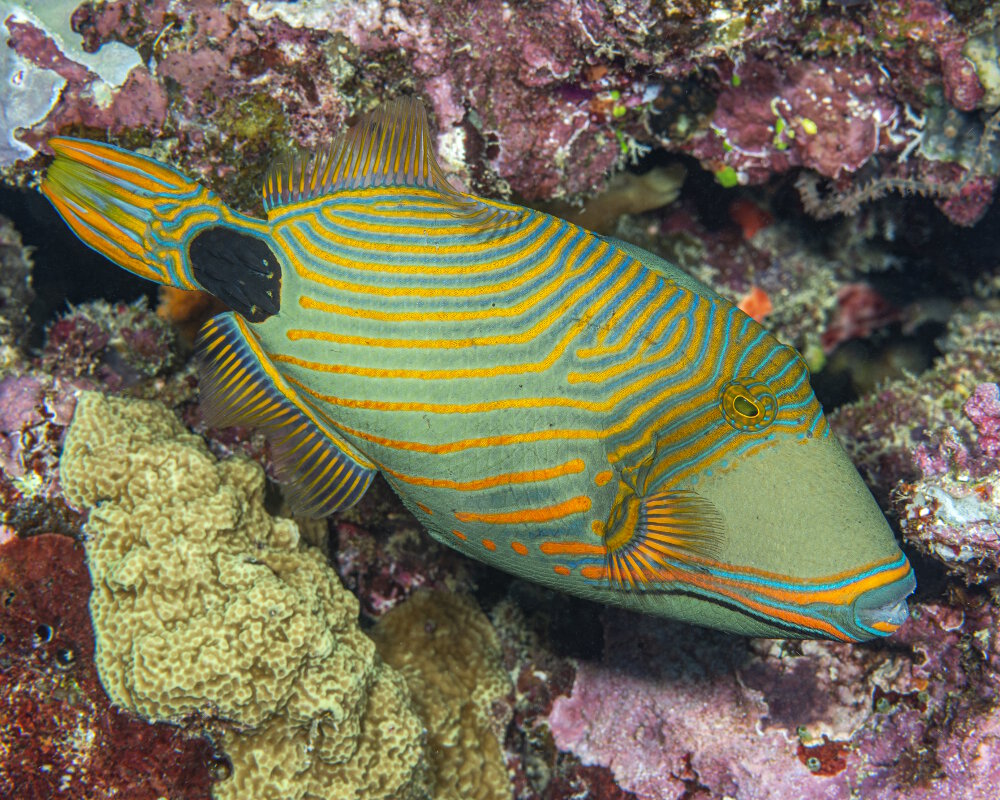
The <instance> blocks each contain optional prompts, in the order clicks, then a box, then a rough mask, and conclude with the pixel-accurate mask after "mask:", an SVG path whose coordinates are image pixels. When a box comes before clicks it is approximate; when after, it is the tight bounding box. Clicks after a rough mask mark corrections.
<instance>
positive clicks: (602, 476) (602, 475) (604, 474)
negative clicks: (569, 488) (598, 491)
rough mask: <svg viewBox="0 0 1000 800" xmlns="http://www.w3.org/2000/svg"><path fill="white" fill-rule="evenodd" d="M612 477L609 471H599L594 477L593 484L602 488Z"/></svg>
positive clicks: (612, 474) (613, 475)
mask: <svg viewBox="0 0 1000 800" xmlns="http://www.w3.org/2000/svg"><path fill="white" fill-rule="evenodd" d="M613 477H615V474H614V473H613V472H612V471H611V470H610V469H605V470H601V471H600V472H598V473H597V474H596V475H595V476H594V483H596V484H597V485H598V486H604V485H605V484H606V483H607V482H608V481H610V480H611V479H612V478H613Z"/></svg>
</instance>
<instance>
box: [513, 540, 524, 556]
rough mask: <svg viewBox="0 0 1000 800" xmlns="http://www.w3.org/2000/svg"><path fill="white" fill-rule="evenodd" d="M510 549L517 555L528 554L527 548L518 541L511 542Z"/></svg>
mask: <svg viewBox="0 0 1000 800" xmlns="http://www.w3.org/2000/svg"><path fill="white" fill-rule="evenodd" d="M510 549H511V550H513V551H514V552H515V553H517V554H518V555H519V556H526V555H528V548H527V547H526V546H525V545H523V544H521V543H520V542H511V543H510Z"/></svg>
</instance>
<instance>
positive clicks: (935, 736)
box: [549, 599, 1000, 800]
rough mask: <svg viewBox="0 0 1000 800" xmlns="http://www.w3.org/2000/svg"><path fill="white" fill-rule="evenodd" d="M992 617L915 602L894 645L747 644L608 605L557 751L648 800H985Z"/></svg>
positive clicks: (989, 767)
mask: <svg viewBox="0 0 1000 800" xmlns="http://www.w3.org/2000/svg"><path fill="white" fill-rule="evenodd" d="M993 613H994V612H993V610H992V608H991V606H990V605H989V604H987V603H984V602H983V601H982V600H981V599H967V600H966V603H965V607H964V608H962V609H953V608H950V607H945V606H940V605H935V604H930V605H926V606H919V605H918V606H917V608H916V610H915V611H914V620H913V621H912V622H911V623H909V624H908V626H907V627H905V628H904V629H903V632H902V633H901V635H900V636H898V637H896V638H895V641H894V643H891V644H875V645H872V646H869V647H852V646H849V645H837V644H829V643H816V642H807V643H801V644H790V645H787V646H786V645H783V644H782V643H779V642H769V641H764V640H760V641H751V642H747V641H745V640H738V639H732V638H727V637H723V636H720V635H718V634H712V633H708V632H699V633H698V634H697V635H692V631H691V630H690V629H688V628H684V627H682V626H677V625H672V624H664V623H663V622H662V621H658V620H650V619H647V618H641V617H633V616H630V615H628V614H626V613H624V612H618V611H611V610H607V611H605V612H603V614H602V616H603V619H604V635H605V644H604V657H603V658H602V659H601V660H600V661H592V662H581V663H578V665H577V674H576V680H575V683H574V685H573V689H572V693H571V694H570V695H569V696H568V697H560V698H557V699H556V702H555V704H554V707H553V710H552V712H551V714H550V715H549V725H550V727H551V730H552V733H553V736H554V738H555V741H556V744H557V745H558V746H559V747H560V749H564V750H570V751H572V752H573V753H575V754H576V755H577V756H578V757H579V758H580V759H581V760H582V761H583V762H584V763H585V764H590V765H603V766H607V767H608V768H610V769H611V771H612V773H613V774H614V776H615V779H616V781H617V783H618V784H619V786H621V787H622V788H623V789H625V790H627V791H629V792H632V793H634V794H635V796H636V797H637V798H639V800H668V799H669V800H680V799H681V798H689V797H692V796H697V797H705V798H713V799H714V798H720V800H721V798H723V797H753V798H774V799H775V800H778V798H789V797H795V798H799V800H812V798H823V800H840V798H843V800H847V798H851V797H857V796H861V797H875V796H878V797H881V798H886V799H887V800H903V799H904V798H906V799H907V800H909V799H910V798H926V799H927V800H931V798H934V799H935V800H936V799H937V798H940V799H941V800H944V798H954V797H961V798H969V800H972V798H983V797H993V796H996V793H997V792H998V791H1000V760H998V759H995V758H992V757H990V755H989V754H990V753H991V752H992V751H993V749H994V748H996V746H997V744H998V740H997V735H998V732H1000V731H998V726H997V725H996V723H995V708H996V704H997V701H998V699H1000V698H998V697H997V689H996V687H997V677H998V674H997V669H998V667H1000V661H998V658H997V655H998V654H997V650H996V644H995V642H994V641H993V636H992V635H991V632H992V630H993V627H994V626H995V625H996V619H995V618H994V616H993Z"/></svg>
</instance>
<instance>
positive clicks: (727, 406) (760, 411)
mask: <svg viewBox="0 0 1000 800" xmlns="http://www.w3.org/2000/svg"><path fill="white" fill-rule="evenodd" d="M719 409H720V410H721V411H722V416H723V417H725V419H726V422H728V423H729V424H730V425H732V426H733V427H734V428H736V430H738V431H762V430H764V429H765V428H766V427H768V426H769V425H770V424H771V423H772V422H773V421H774V417H775V415H776V414H777V413H778V400H777V398H775V396H774V393H773V392H771V390H770V389H769V388H768V386H767V384H766V383H761V382H754V383H750V382H747V381H744V380H741V379H739V378H737V379H736V380H732V381H729V383H727V384H726V385H725V386H723V387H722V391H720V392H719Z"/></svg>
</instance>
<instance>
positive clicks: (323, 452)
mask: <svg viewBox="0 0 1000 800" xmlns="http://www.w3.org/2000/svg"><path fill="white" fill-rule="evenodd" d="M197 347H198V359H199V373H200V377H201V402H202V406H203V408H204V411H205V416H206V418H207V419H208V421H209V423H210V424H212V425H215V426H217V427H226V426H229V425H247V426H250V427H253V428H258V429H261V430H263V431H264V433H265V435H266V436H267V439H268V441H269V442H270V444H271V448H272V454H273V456H274V458H275V467H276V469H277V472H278V477H279V479H280V481H281V482H282V484H283V485H284V487H285V492H286V495H287V497H288V500H289V503H290V504H291V506H292V509H293V510H294V511H295V512H296V513H298V514H301V515H303V516H310V517H324V516H326V515H328V514H331V513H333V512H334V511H337V510H339V509H344V508H350V507H351V506H352V505H354V504H355V503H356V502H357V501H358V500H360V499H361V497H362V495H364V493H365V490H367V488H368V485H369V484H370V483H371V481H372V478H373V477H374V475H375V472H376V469H375V465H374V464H373V463H372V462H371V461H369V460H368V459H367V458H365V457H364V456H363V455H362V454H361V453H359V452H358V451H357V450H356V449H355V448H353V447H351V445H349V444H348V443H347V442H345V441H344V440H343V439H341V438H340V437H339V436H338V435H337V434H335V433H334V432H333V431H332V430H331V429H330V426H329V425H328V424H326V423H325V422H324V420H323V419H322V418H321V417H320V415H319V414H318V413H317V412H316V410H315V409H313V408H312V407H311V406H309V405H308V404H307V403H305V402H304V401H303V400H302V398H301V397H300V396H299V394H298V393H297V392H296V391H295V389H294V388H293V387H292V386H291V385H290V384H289V383H288V382H287V381H286V380H285V379H284V378H283V377H282V376H281V374H280V373H279V372H278V371H277V370H276V369H275V368H274V365H273V364H272V363H271V361H270V359H268V357H267V355H266V354H265V353H264V351H263V350H262V349H261V347H260V343H259V342H258V341H257V339H256V337H255V336H254V334H253V332H252V331H251V330H250V328H249V327H248V326H247V324H246V323H245V322H244V321H243V320H241V319H240V318H239V317H238V316H237V315H236V314H231V313H229V314H220V315H219V316H217V317H213V318H212V319H210V320H209V321H208V322H207V323H205V326H204V327H203V328H202V329H201V334H200V336H199V339H198V345H197Z"/></svg>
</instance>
